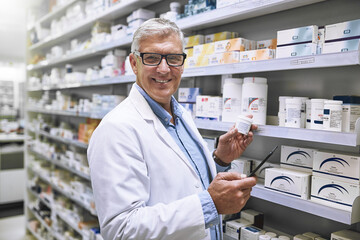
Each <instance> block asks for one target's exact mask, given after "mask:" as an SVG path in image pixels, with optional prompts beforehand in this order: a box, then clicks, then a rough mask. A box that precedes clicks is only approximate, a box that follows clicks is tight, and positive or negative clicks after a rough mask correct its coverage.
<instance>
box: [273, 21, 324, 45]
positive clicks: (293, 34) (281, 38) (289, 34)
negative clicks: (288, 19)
mask: <svg viewBox="0 0 360 240" xmlns="http://www.w3.org/2000/svg"><path fill="white" fill-rule="evenodd" d="M317 42H318V26H316V25H311V26H306V27H299V28H292V29H286V30H281V31H278V32H277V45H278V46H281V45H285V44H298V43H317Z"/></svg>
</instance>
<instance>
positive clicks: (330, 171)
mask: <svg viewBox="0 0 360 240" xmlns="http://www.w3.org/2000/svg"><path fill="white" fill-rule="evenodd" d="M313 175H314V176H319V177H326V178H329V179H334V180H339V181H344V182H349V183H355V184H359V178H360V156H354V155H347V154H339V153H332V152H325V151H315V152H314V164H313Z"/></svg>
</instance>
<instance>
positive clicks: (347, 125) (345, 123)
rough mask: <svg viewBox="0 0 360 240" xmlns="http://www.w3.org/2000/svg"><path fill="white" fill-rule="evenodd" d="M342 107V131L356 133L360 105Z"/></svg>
mask: <svg viewBox="0 0 360 240" xmlns="http://www.w3.org/2000/svg"><path fill="white" fill-rule="evenodd" d="M342 107H343V109H342V130H343V131H344V132H354V131H355V124H356V120H357V119H358V118H360V104H343V106H342Z"/></svg>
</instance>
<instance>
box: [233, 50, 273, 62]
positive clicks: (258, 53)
mask: <svg viewBox="0 0 360 240" xmlns="http://www.w3.org/2000/svg"><path fill="white" fill-rule="evenodd" d="M274 58H275V49H257V50H250V51H243V52H240V62H252V61H258V60H269V59H274Z"/></svg>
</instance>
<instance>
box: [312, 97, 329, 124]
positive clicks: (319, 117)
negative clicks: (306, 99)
mask: <svg viewBox="0 0 360 240" xmlns="http://www.w3.org/2000/svg"><path fill="white" fill-rule="evenodd" d="M325 100H326V99H318V98H315V99H311V129H323V120H324V119H323V116H324V101H325Z"/></svg>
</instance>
